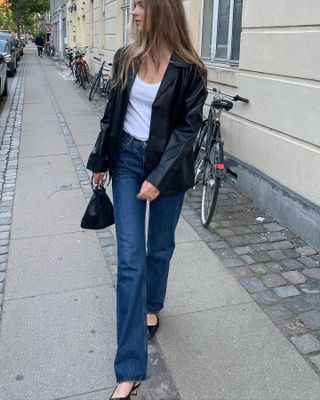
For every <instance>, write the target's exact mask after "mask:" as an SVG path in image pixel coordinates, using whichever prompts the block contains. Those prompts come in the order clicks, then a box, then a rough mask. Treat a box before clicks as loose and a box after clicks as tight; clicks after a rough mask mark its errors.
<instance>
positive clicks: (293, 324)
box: [276, 317, 310, 336]
mask: <svg viewBox="0 0 320 400" xmlns="http://www.w3.org/2000/svg"><path fill="white" fill-rule="evenodd" d="M276 324H277V327H278V328H279V329H280V331H281V332H282V333H283V334H284V335H285V336H293V335H300V334H303V333H307V332H309V331H310V329H309V328H307V327H306V326H305V325H303V323H302V322H301V321H299V319H298V318H296V317H295V318H290V319H287V320H284V321H277V322H276Z"/></svg>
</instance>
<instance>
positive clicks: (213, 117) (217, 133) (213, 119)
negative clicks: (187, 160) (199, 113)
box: [203, 106, 225, 178]
mask: <svg viewBox="0 0 320 400" xmlns="http://www.w3.org/2000/svg"><path fill="white" fill-rule="evenodd" d="M221 111H222V110H216V109H215V108H214V107H213V106H211V107H210V111H209V115H208V128H207V129H208V131H209V132H212V134H211V135H207V140H208V141H209V142H207V144H206V153H205V158H204V163H205V164H204V168H203V171H205V170H206V168H207V163H208V161H209V160H210V154H211V151H212V147H213V146H214V145H215V144H216V143H217V144H218V145H219V146H220V144H221V146H222V145H223V143H222V141H221V125H220V116H221ZM218 156H219V158H218V159H217V160H216V161H217V162H215V163H214V167H215V172H216V175H217V176H218V177H219V178H222V177H223V176H224V170H225V168H224V160H223V153H221V156H220V152H218ZM220 158H221V159H220Z"/></svg>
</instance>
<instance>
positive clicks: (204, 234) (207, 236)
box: [194, 226, 212, 242]
mask: <svg viewBox="0 0 320 400" xmlns="http://www.w3.org/2000/svg"><path fill="white" fill-rule="evenodd" d="M194 229H195V231H196V232H197V233H198V235H199V236H200V237H201V239H202V240H204V241H205V242H210V241H211V235H212V233H211V232H210V231H208V230H207V229H205V228H203V227H202V226H197V227H194Z"/></svg>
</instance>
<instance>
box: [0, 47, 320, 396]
mask: <svg viewBox="0 0 320 400" xmlns="http://www.w3.org/2000/svg"><path fill="white" fill-rule="evenodd" d="M35 54H36V51H35V49H34V48H33V47H31V46H30V47H27V48H26V50H25V56H24V60H23V63H24V68H20V71H19V74H20V75H19V80H20V81H19V82H20V86H19V82H18V85H17V92H16V95H17V105H16V109H15V110H14V112H15V118H16V121H17V123H16V124H15V125H14V127H13V131H14V132H15V135H16V136H14V137H13V143H11V150H10V151H11V152H12V154H11V153H10V154H11V155H10V156H9V164H8V165H9V167H10V166H11V168H9V169H8V171H7V172H6V174H5V175H4V176H5V179H6V180H5V185H7V186H4V191H3V193H2V198H1V201H2V203H1V205H0V213H1V212H2V211H1V207H4V209H5V207H6V208H7V209H9V206H10V204H11V203H10V201H12V199H13V192H14V209H13V215H12V224H11V228H10V243H9V258H8V261H7V259H6V257H3V258H2V259H1V258H0V265H5V264H7V265H6V270H4V267H2V269H1V270H2V271H3V272H2V273H4V274H5V275H4V276H5V290H4V303H3V311H2V319H1V326H0V329H1V336H0V400H58V399H60V400H62V399H70V400H103V399H108V398H109V396H110V394H111V392H112V390H113V388H114V385H115V381H114V373H113V359H114V351H115V339H116V337H115V291H114V284H115V272H116V269H115V265H116V258H115V245H114V239H113V229H110V230H109V229H107V230H105V231H103V232H99V233H98V234H96V233H95V232H90V231H83V230H82V229H81V228H80V220H81V217H82V214H83V212H84V209H85V205H86V200H85V199H86V198H87V199H88V198H89V196H90V185H89V180H88V175H87V174H86V171H85V168H84V165H85V163H86V160H87V157H88V154H89V152H90V151H91V149H92V146H93V144H94V142H95V140H96V137H97V133H98V128H99V117H98V116H97V114H96V111H95V110H94V108H93V107H92V105H91V106H90V104H89V103H88V102H86V101H84V99H83V98H82V97H81V96H79V95H78V93H77V90H76V89H75V87H74V86H73V85H72V84H70V82H68V81H66V80H64V79H63V78H62V75H61V74H59V69H57V67H56V66H55V65H54V63H53V62H52V61H51V60H48V59H47V58H43V59H38V58H37V57H36V55H35ZM19 87H20V91H19V90H18V89H19ZM19 102H20V103H19ZM21 113H22V125H20V124H19V118H21ZM10 129H11V126H10V121H9V124H7V127H6V128H5V131H4V133H5V136H4V140H7V141H8V140H9V136H10ZM19 133H21V142H20V141H19V137H18V136H19V135H18V134H19ZM10 140H11V139H10ZM19 146H20V152H19V165H18V170H17V179H16V180H15V177H16V173H15V172H14V170H13V168H14V165H15V164H14V161H15V158H14V152H15V151H18V148H19ZM3 149H4V150H8V148H7V147H4V148H3V147H2V148H1V151H2V150H3ZM2 155H3V154H2V153H1V154H0V156H2ZM10 157H11V158H10ZM0 165H1V161H0ZM7 180H8V182H9V183H7ZM8 185H9V186H8ZM227 193H228V190H225V193H224V194H223V196H225V197H227ZM223 196H222V199H223ZM197 197H198V194H197V193H191V194H190V195H189V196H188V200H187V202H186V204H185V206H184V210H183V216H182V217H181V219H180V222H179V226H178V232H177V246H176V252H175V255H174V258H173V262H172V267H171V271H170V280H169V286H168V292H167V301H166V308H165V310H163V312H162V313H161V316H160V317H161V327H160V329H159V332H158V333H157V339H156V341H155V343H154V344H152V345H150V346H149V347H150V349H149V350H150V353H149V379H148V380H147V381H146V382H145V383H144V384H143V385H142V387H143V388H142V390H140V391H139V396H138V397H137V400H140V399H141V400H142V399H144V400H160V399H163V400H174V399H176V400H178V399H180V400H181V399H182V400H196V399H197V400H260V399H261V400H295V399H297V400H298V399H302V398H303V399H306V400H318V399H320V379H319V375H318V373H317V371H316V367H315V365H316V364H314V366H312V364H311V363H310V362H308V361H306V359H305V358H304V357H303V356H302V355H301V353H299V352H298V351H297V349H296V347H294V345H293V344H292V343H291V342H290V340H288V338H287V337H285V336H284V335H283V334H282V332H281V331H280V330H279V329H278V327H277V326H275V324H274V323H273V322H272V321H271V319H270V318H269V317H268V316H267V315H266V313H265V312H264V311H263V309H262V308H260V306H259V305H257V304H256V302H255V301H254V299H253V298H252V297H251V296H250V295H249V294H248V292H247V291H246V290H245V289H244V288H243V287H242V286H241V284H240V283H239V282H238V280H237V277H236V273H234V270H233V274H232V273H231V270H230V269H229V268H226V267H227V266H226V265H224V263H223V262H222V259H228V258H229V257H228V255H227V256H226V257H224V255H223V252H220V253H218V255H219V256H220V257H222V258H221V259H219V258H218V255H216V254H214V252H213V251H212V249H214V247H215V246H214V245H212V243H217V242H219V243H220V245H218V248H219V246H221V242H222V241H223V240H222V239H221V238H220V239H219V238H217V237H215V236H214V233H212V232H211V233H210V232H207V231H203V230H202V229H201V228H200V227H199V226H198V224H197V222H196V212H195V211H194V209H193V208H192V206H194V208H195V209H197V207H198V201H199V200H198V198H197ZM227 200H228V199H226V201H227ZM3 203H4V205H3ZM7 212H8V215H6V218H7V219H6V220H5V219H2V220H1V222H0V228H1V229H0V242H3V243H0V246H3V247H5V246H6V245H5V242H6V240H7V239H8V235H5V234H3V233H6V232H7V231H6V229H7V228H3V227H4V226H6V227H8V226H10V222H11V217H10V215H9V211H7ZM8 229H9V228H8ZM215 229H216V230H217V231H221V232H222V235H223V234H225V237H227V236H228V235H226V233H227V232H226V231H225V230H224V231H222V229H227V227H223V226H216V227H215ZM221 232H219V234H220V233H221ZM205 235H207V236H205ZM216 235H217V234H216ZM206 239H207V240H206ZM215 239H219V240H215ZM206 242H208V243H211V246H208V245H207V243H206ZM241 246H242V245H240V244H239V245H238V247H241ZM243 246H245V245H244V244H243ZM210 247H211V248H210ZM221 248H222V249H223V247H220V249H221ZM214 250H217V249H214ZM0 254H1V253H0ZM243 255H246V254H243ZM0 257H1V256H0ZM232 258H236V257H232ZM229 259H230V258H229ZM247 261H249V260H247ZM242 262H243V260H242ZM1 263H2V264H1ZM260 264H261V263H260ZM255 265H256V264H255ZM239 267H240V268H245V267H246V265H245V264H244V262H243V264H240V265H239ZM243 271H245V270H244V269H243ZM242 273H243V274H244V272H242ZM243 276H244V275H242V277H243ZM248 276H250V275H249V274H248ZM249 291H250V290H249ZM255 293H256V292H255ZM319 330H320V327H319ZM319 350H320V349H319ZM317 354H318V353H317V352H315V353H314V357H319V355H318V356H317ZM319 364H320V362H319Z"/></svg>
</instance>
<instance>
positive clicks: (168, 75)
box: [154, 52, 188, 102]
mask: <svg viewBox="0 0 320 400" xmlns="http://www.w3.org/2000/svg"><path fill="white" fill-rule="evenodd" d="M187 66H188V64H187V63H186V62H185V61H184V60H182V59H181V58H180V57H179V56H178V55H177V54H176V53H174V52H173V53H172V56H171V58H170V62H169V64H168V67H167V69H166V72H165V74H164V76H163V79H162V81H161V85H160V87H159V90H158V93H157V95H156V98H155V100H154V102H156V101H157V99H158V98H159V97H160V96H161V95H162V93H163V92H165V90H166V89H167V87H168V86H169V85H170V84H171V82H172V81H174V79H175V78H176V76H177V75H178V74H179V68H186V67H187Z"/></svg>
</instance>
